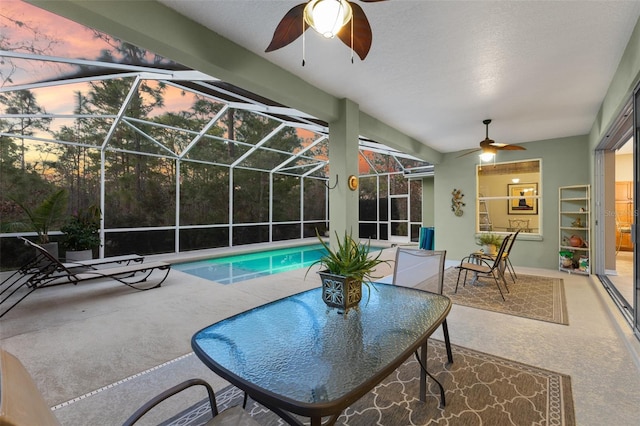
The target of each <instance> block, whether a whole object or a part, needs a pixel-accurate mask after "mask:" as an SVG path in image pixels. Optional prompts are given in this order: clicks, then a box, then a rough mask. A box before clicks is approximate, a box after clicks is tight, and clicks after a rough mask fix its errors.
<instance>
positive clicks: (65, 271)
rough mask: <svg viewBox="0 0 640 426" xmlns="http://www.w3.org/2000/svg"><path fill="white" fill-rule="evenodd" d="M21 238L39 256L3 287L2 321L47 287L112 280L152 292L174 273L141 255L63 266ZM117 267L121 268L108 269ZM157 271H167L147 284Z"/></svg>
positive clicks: (12, 275) (18, 271)
mask: <svg viewBox="0 0 640 426" xmlns="http://www.w3.org/2000/svg"><path fill="white" fill-rule="evenodd" d="M18 238H20V239H22V240H23V241H24V242H25V244H28V245H30V246H32V247H33V248H34V249H35V250H36V256H35V258H34V259H32V260H31V261H29V262H28V263H27V264H26V265H24V266H23V267H21V268H20V269H19V270H17V271H16V272H14V273H13V274H11V275H10V276H9V277H8V278H6V279H5V280H4V281H3V282H2V283H1V284H0V298H1V299H0V309H1V308H4V310H3V311H2V312H1V313H0V318H2V317H3V316H4V315H5V314H6V313H7V312H9V311H10V310H11V309H12V308H14V307H15V306H16V305H17V304H18V303H20V302H21V301H23V300H24V299H25V298H26V297H27V296H29V295H30V294H31V293H33V292H34V291H36V290H37V289H40V288H43V287H51V286H54V285H61V284H77V283H79V282H81V281H87V280H92V279H97V278H110V279H113V280H116V281H118V282H120V283H122V284H124V285H127V286H129V287H131V288H134V289H136V290H150V289H152V288H156V287H160V285H161V284H162V283H163V282H164V280H165V279H166V278H167V276H168V275H169V271H170V269H171V264H169V263H166V262H147V263H145V262H143V260H144V258H143V257H142V256H139V255H127V256H116V257H109V258H105V259H95V260H90V261H80V262H68V263H62V262H60V261H59V260H58V259H56V258H55V257H54V256H52V255H51V254H50V253H49V252H48V251H46V250H45V249H44V248H43V247H42V246H40V245H38V244H35V243H33V242H31V241H29V240H27V239H26V238H22V237H18ZM113 264H115V265H119V266H115V267H114V266H110V267H105V265H113ZM156 270H160V271H165V273H164V276H162V277H161V279H160V281H159V282H157V283H155V284H152V285H148V284H143V283H145V282H146V281H147V278H149V276H150V275H151V273H153V272H154V271H156ZM19 290H22V291H20V292H19Z"/></svg>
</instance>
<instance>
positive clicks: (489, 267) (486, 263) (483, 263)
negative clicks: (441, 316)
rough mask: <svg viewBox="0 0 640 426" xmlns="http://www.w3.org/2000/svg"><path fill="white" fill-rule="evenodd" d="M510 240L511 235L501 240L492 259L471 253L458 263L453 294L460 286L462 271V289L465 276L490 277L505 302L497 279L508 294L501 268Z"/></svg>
mask: <svg viewBox="0 0 640 426" xmlns="http://www.w3.org/2000/svg"><path fill="white" fill-rule="evenodd" d="M510 240H511V235H507V236H506V237H504V239H503V240H502V244H501V245H500V249H499V250H498V253H497V254H496V255H495V257H493V256H492V259H488V258H487V257H485V256H484V255H482V254H481V255H478V254H477V253H472V254H470V255H469V256H467V257H465V258H464V259H462V260H461V261H460V265H458V266H456V268H458V279H457V281H456V290H455V293H457V292H458V285H459V284H460V276H461V275H462V271H464V279H463V281H462V286H463V287H464V286H465V284H466V282H467V274H468V273H469V272H472V273H473V274H474V277H478V276H480V275H484V276H490V277H492V278H493V279H494V281H495V283H496V286H497V287H498V290H499V291H500V296H502V300H504V301H506V299H505V298H504V293H503V292H502V288H501V287H500V283H499V279H500V280H502V282H503V283H504V287H505V289H506V290H507V293H508V292H509V287H508V285H507V280H505V278H504V268H503V255H504V252H505V250H506V248H507V246H508V245H509V241H510Z"/></svg>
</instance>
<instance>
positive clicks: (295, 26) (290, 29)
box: [265, 3, 307, 52]
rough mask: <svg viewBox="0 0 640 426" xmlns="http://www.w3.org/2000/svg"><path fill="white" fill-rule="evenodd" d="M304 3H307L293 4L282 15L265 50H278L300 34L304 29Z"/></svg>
mask: <svg viewBox="0 0 640 426" xmlns="http://www.w3.org/2000/svg"><path fill="white" fill-rule="evenodd" d="M306 5H307V3H302V4H299V5H297V6H294V7H293V8H291V10H289V11H288V12H287V13H286V14H285V15H284V17H283V18H282V20H281V21H280V23H279V24H278V26H277V27H276V30H275V31H274V32H273V38H272V39H271V43H269V46H268V47H267V49H266V50H265V52H273V51H274V50H278V49H280V48H281V47H284V46H286V45H288V44H289V43H291V42H292V41H294V40H295V39H297V38H298V37H300V36H301V35H302V33H303V32H304V30H306V28H305V25H304V16H303V13H304V7H305V6H306Z"/></svg>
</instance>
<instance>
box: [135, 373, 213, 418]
mask: <svg viewBox="0 0 640 426" xmlns="http://www.w3.org/2000/svg"><path fill="white" fill-rule="evenodd" d="M192 386H204V387H205V388H206V389H207V393H208V394H209V404H211V413H212V414H213V416H214V417H215V416H217V415H218V407H217V405H216V396H215V393H214V392H213V389H212V388H211V385H209V383H207V382H205V381H204V380H202V379H189V380H187V381H185V382H182V383H180V384H178V385H175V386H174V387H172V388H170V389H167V390H166V391H164V392H162V393H161V394H159V395H157V396H155V397H154V398H152V399H151V400H150V401H148V402H147V403H146V404H144V405H143V406H142V407H140V408H138V410H136V412H135V413H133V414H132V415H131V417H129V418H128V419H127V420H126V421H125V422H124V423H123V426H130V425H133V424H134V423H136V422H137V421H138V420H140V418H142V416H144V415H145V414H147V413H148V412H149V411H150V410H151V409H152V408H153V407H155V406H156V405H158V404H160V403H161V402H162V401H164V400H166V399H167V398H170V397H172V396H173V395H175V394H177V393H180V392H182V391H183V390H185V389H188V388H190V387H192Z"/></svg>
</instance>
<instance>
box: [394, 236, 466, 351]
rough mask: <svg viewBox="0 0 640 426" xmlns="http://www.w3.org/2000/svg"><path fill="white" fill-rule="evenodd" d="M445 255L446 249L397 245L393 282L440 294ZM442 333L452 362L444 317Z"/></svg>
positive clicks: (442, 286)
mask: <svg viewBox="0 0 640 426" xmlns="http://www.w3.org/2000/svg"><path fill="white" fill-rule="evenodd" d="M446 257H447V252H446V250H423V249H414V248H404V247H398V249H397V250H396V259H395V269H394V271H393V284H394V285H399V286H403V287H413V288H417V289H420V290H425V291H430V292H432V293H437V294H442V290H443V288H444V262H445V258H446ZM442 333H443V334H444V342H445V346H446V348H447V358H448V361H449V363H452V362H453V353H452V351H451V342H450V341H449V327H448V326H447V320H446V318H445V320H444V321H443V322H442Z"/></svg>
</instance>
